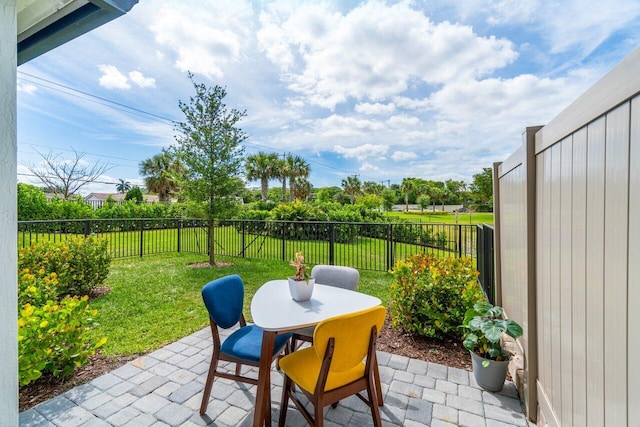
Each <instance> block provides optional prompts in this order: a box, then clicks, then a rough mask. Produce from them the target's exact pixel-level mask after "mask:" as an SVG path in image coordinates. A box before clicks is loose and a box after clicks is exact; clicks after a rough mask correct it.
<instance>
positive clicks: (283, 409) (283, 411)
mask: <svg viewBox="0 0 640 427" xmlns="http://www.w3.org/2000/svg"><path fill="white" fill-rule="evenodd" d="M291 384H292V382H291V379H290V378H289V377H288V376H286V375H285V376H284V384H282V400H281V401H280V418H279V419H278V427H284V423H285V422H286V420H287V408H288V406H289V392H290V390H291Z"/></svg>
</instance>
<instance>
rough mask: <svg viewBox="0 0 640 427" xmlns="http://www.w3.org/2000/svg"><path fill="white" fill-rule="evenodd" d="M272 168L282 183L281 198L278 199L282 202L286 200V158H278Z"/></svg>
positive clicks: (287, 173)
mask: <svg viewBox="0 0 640 427" xmlns="http://www.w3.org/2000/svg"><path fill="white" fill-rule="evenodd" d="M274 168H275V175H276V177H277V178H278V179H279V180H280V183H281V184H282V187H281V188H282V193H281V194H282V198H281V199H280V201H281V202H282V203H284V202H286V201H287V178H288V177H289V164H288V163H287V159H286V158H284V159H278V161H277V162H276V164H275V165H274Z"/></svg>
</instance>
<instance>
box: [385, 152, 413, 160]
mask: <svg viewBox="0 0 640 427" xmlns="http://www.w3.org/2000/svg"><path fill="white" fill-rule="evenodd" d="M391 158H392V159H393V160H395V161H396V162H401V161H405V160H414V159H417V158H418V155H417V154H416V153H413V152H408V151H395V152H394V153H393V154H392V155H391Z"/></svg>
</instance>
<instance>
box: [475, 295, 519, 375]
mask: <svg viewBox="0 0 640 427" xmlns="http://www.w3.org/2000/svg"><path fill="white" fill-rule="evenodd" d="M502 313H503V310H502V307H500V306H494V305H492V304H490V303H488V302H486V301H480V302H477V303H476V304H474V306H473V308H471V309H469V310H467V312H466V313H465V315H464V321H463V323H462V329H463V331H464V336H463V342H462V344H463V345H464V346H465V348H466V349H467V350H469V351H473V352H474V353H476V354H478V355H480V356H482V357H484V358H485V359H490V360H507V359H508V356H505V355H504V353H503V351H502V346H501V345H500V339H501V338H502V335H503V334H507V335H509V336H510V337H513V338H517V337H519V336H521V335H522V327H521V326H520V325H519V324H518V323H517V322H515V321H514V320H511V319H502ZM482 365H483V366H484V367H487V366H489V361H488V360H485V361H483V362H482Z"/></svg>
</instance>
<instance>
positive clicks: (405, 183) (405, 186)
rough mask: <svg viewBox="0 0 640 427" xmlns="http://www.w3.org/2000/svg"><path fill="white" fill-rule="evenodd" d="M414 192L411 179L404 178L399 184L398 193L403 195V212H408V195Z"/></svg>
mask: <svg viewBox="0 0 640 427" xmlns="http://www.w3.org/2000/svg"><path fill="white" fill-rule="evenodd" d="M413 190H414V185H413V179H411V178H404V179H403V180H402V184H400V191H402V192H403V193H404V211H405V212H409V193H411V192H412V191H413Z"/></svg>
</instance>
